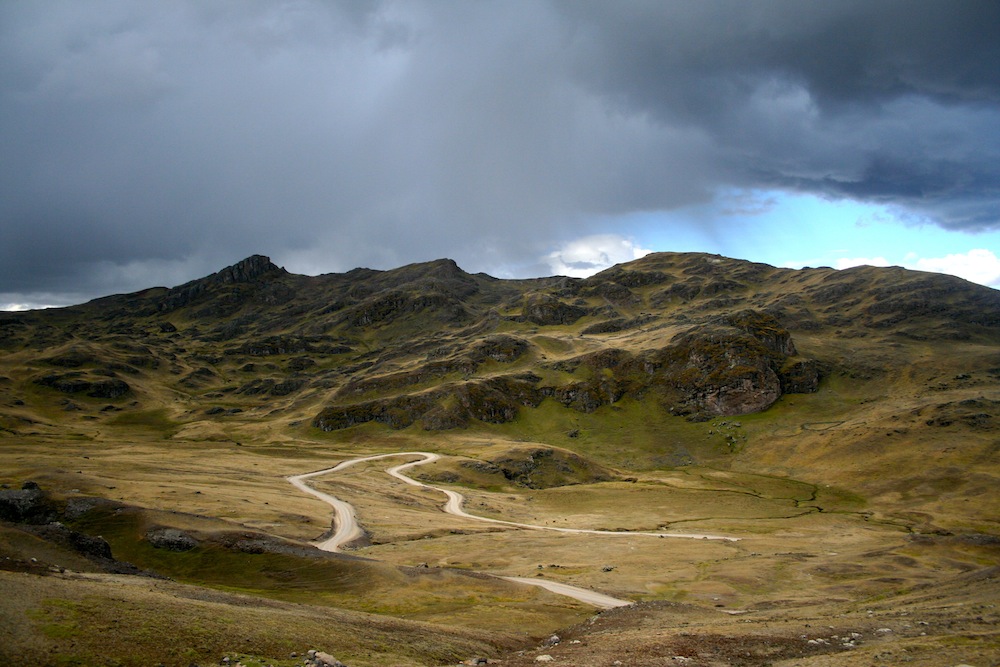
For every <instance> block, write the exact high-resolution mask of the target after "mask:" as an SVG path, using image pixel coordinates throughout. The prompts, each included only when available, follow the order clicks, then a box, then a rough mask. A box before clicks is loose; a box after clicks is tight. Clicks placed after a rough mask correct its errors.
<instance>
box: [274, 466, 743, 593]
mask: <svg viewBox="0 0 1000 667" xmlns="http://www.w3.org/2000/svg"><path fill="white" fill-rule="evenodd" d="M397 456H421V457H423V458H422V459H420V460H417V461H410V462H409V463H403V464H401V465H398V466H393V467H392V468H388V469H386V473H388V474H389V475H390V476H392V477H395V478H396V479H398V480H400V481H402V482H404V483H406V484H409V485H411V486H416V487H421V488H424V489H432V490H434V491H438V492H440V493H443V494H444V495H445V496H447V497H448V501H447V502H446V503H445V505H444V507H443V509H444V511H445V512H447V513H448V514H454V515H455V516H460V517H464V518H466V519H472V520H474V521H484V522H487V523H496V524H500V525H504V526H511V527H513V528H524V529H527V530H549V531H554V532H558V533H586V534H591V535H615V536H626V537H634V536H636V535H644V536H649V537H658V538H667V537H671V538H687V539H696V540H725V541H728V542H735V541H736V540H737V539H738V538H735V537H724V536H721V535H703V534H691V533H646V532H628V531H613V530H589V529H586V528H557V527H554V526H537V525H534V524H529V523H517V522H514V521H503V520H502V519H491V518H488V517H483V516H476V515H475V514H469V513H468V512H466V511H465V510H464V509H462V506H463V505H464V503H465V496H463V495H462V494H461V493H458V492H457V491H451V490H449V489H442V488H440V487H437V486H431V485H430V484H424V483H423V482H418V481H417V480H415V479H413V478H412V477H407V476H406V475H404V474H403V471H404V470H408V469H410V468H412V467H414V466H419V465H424V464H427V463H430V462H432V461H437V460H438V459H440V458H441V456H440V455H438V454H432V453H430V452H393V453H391V454H377V455H375V456H362V457H359V458H356V459H349V460H347V461H342V462H341V463H339V464H337V465H335V466H334V467H332V468H324V469H323V470H317V471H315V472H308V473H304V474H302V475H292V476H291V477H288V478H287V479H288V481H289V482H291V483H292V484H293V485H294V486H295V487H296V488H297V489H300V490H302V491H304V492H306V493H308V494H311V495H313V496H315V497H317V498H319V499H320V500H322V501H323V502H325V503H327V504H329V505H331V506H332V507H333V509H334V512H335V518H334V524H335V525H336V530H335V531H334V533H333V535H331V536H330V537H329V538H327V539H325V540H322V541H318V542H313V544H314V545H315V546H316V547H318V548H319V549H322V550H323V551H340V547H341V546H343V545H345V544H348V543H350V542H352V541H354V540H356V539H358V538H359V537H361V536H362V535H363V534H364V533H363V531H362V530H361V526H360V525H358V520H357V517H356V516H355V514H354V507H353V506H352V505H351V504H350V503H347V502H344V501H343V500H340V499H338V498H334V497H333V496H331V495H329V494H327V493H323V492H322V491H317V490H316V489H314V488H312V487H311V486H309V485H308V484H306V480H308V479H310V478H312V477H319V476H321V475H328V474H330V473H335V472H339V471H341V470H344V469H345V468H349V467H351V466H353V465H355V464H358V463H364V462H366V461H376V460H378V459H386V458H392V457H397ZM499 578H500V579H506V580H507V581H514V582H517V583H521V584H528V585H530V586H538V587H540V588H544V589H546V590H549V591H551V592H553V593H557V594H559V595H565V596H568V597H571V598H574V599H576V600H580V601H581V602H586V603H587V604H592V605H594V606H595V607H601V608H604V609H610V608H611V607H622V606H625V605H629V604H631V602H629V601H628V600H619V599H617V598H613V597H610V596H607V595H602V594H601V593H596V592H594V591H590V590H587V589H585V588H578V587H576V586H570V585H569V584H561V583H557V582H554V581H546V580H536V579H525V578H522V577H499Z"/></svg>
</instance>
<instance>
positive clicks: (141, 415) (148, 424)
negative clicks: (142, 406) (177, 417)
mask: <svg viewBox="0 0 1000 667" xmlns="http://www.w3.org/2000/svg"><path fill="white" fill-rule="evenodd" d="M108 424H109V425H111V426H122V427H126V428H129V429H137V428H138V429H143V430H146V431H153V432H155V433H159V434H162V435H163V437H165V438H168V437H170V436H172V435H174V434H175V433H176V432H177V429H178V428H179V427H180V425H179V424H178V423H177V422H175V421H173V420H172V419H170V417H169V416H168V415H167V410H166V409H165V408H158V409H154V410H135V411H129V412H122V413H121V414H117V415H115V416H114V417H113V418H112V419H110V420H108Z"/></svg>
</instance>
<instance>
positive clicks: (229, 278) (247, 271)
mask: <svg viewBox="0 0 1000 667" xmlns="http://www.w3.org/2000/svg"><path fill="white" fill-rule="evenodd" d="M273 272H279V273H287V272H286V271H285V270H284V269H282V268H281V267H279V266H277V265H275V264H273V263H272V262H271V259H270V258H269V257H265V256H264V255H251V256H250V257H247V258H246V259H244V260H242V261H240V262H237V263H236V264H233V265H232V266H227V267H226V268H224V269H222V270H221V271H219V272H218V273H216V274H214V275H212V276H211V278H210V280H212V281H213V282H220V283H249V282H253V281H254V280H257V279H258V278H260V277H261V276H263V275H266V274H268V273H273Z"/></svg>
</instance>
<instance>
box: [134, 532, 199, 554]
mask: <svg viewBox="0 0 1000 667" xmlns="http://www.w3.org/2000/svg"><path fill="white" fill-rule="evenodd" d="M146 541H147V542H149V543H150V544H151V545H153V546H154V547H155V548H157V549H166V550H167V551H191V550H192V549H194V548H195V547H197V546H198V540H196V539H194V538H193V537H191V536H190V535H188V534H187V533H185V532H184V531H182V530H180V529H177V528H151V529H150V530H148V531H146Z"/></svg>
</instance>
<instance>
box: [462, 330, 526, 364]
mask: <svg viewBox="0 0 1000 667" xmlns="http://www.w3.org/2000/svg"><path fill="white" fill-rule="evenodd" d="M530 347H531V346H530V345H529V344H528V342H527V341H525V340H524V339H523V338H517V337H516V336H507V335H496V336H489V337H487V338H486V339H484V340H483V341H482V342H480V343H477V344H476V345H474V346H473V348H472V349H471V350H470V351H469V357H470V358H471V359H472V360H473V361H475V362H477V363H482V362H484V361H486V360H487V359H492V360H493V361H499V362H501V363H505V364H507V363H510V362H512V361H516V360H517V359H520V358H521V357H522V356H523V355H524V354H525V353H526V352H527V351H528V349H529V348H530Z"/></svg>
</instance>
